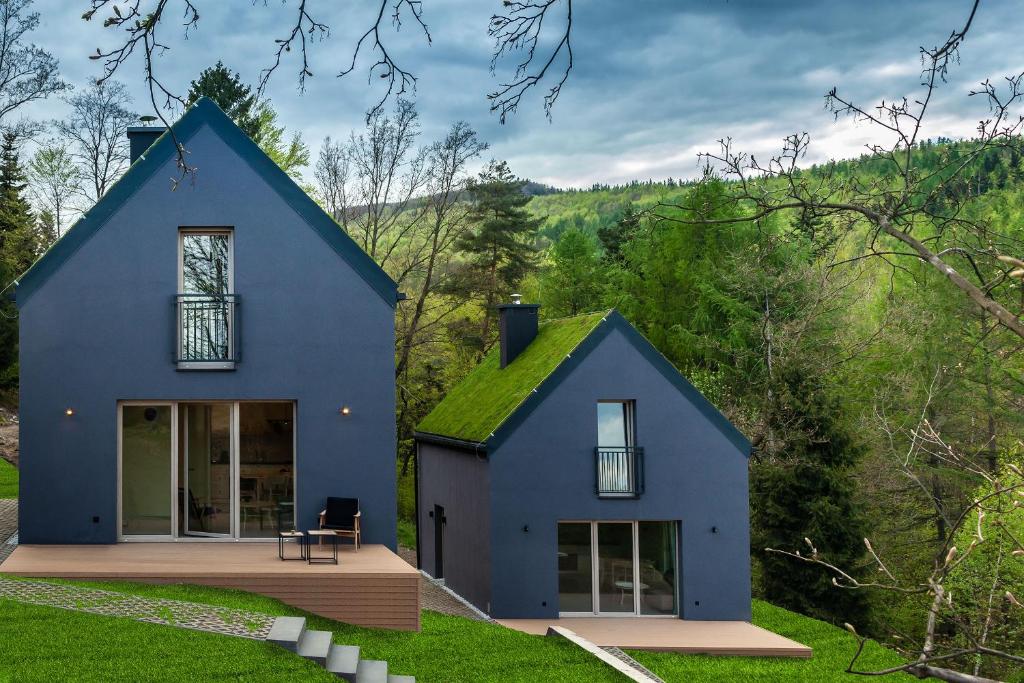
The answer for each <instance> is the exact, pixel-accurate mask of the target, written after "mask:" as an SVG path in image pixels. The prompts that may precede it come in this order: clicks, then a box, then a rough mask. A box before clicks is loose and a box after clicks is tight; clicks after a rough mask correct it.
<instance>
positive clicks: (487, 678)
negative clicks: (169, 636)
mask: <svg viewBox="0 0 1024 683" xmlns="http://www.w3.org/2000/svg"><path fill="white" fill-rule="evenodd" d="M53 581H55V582H58V583H70V584H78V585H88V586H93V587H97V588H104V589H107V590H114V591H121V592H125V593H132V594H136V595H144V596H150V597H164V598H171V599H175V600H189V601H192V602H200V603H206V604H210V605H221V606H228V607H235V608H238V609H248V610H253V611H258V612H264V613H266V614H274V615H279V616H285V615H298V616H305V617H307V619H308V622H307V624H308V626H309V627H310V628H316V629H323V630H328V631H333V632H334V634H335V642H338V643H343V644H346V645H359V646H360V648H361V649H362V654H363V656H364V657H366V658H367V659H385V660H387V661H388V665H389V670H390V671H392V672H394V673H399V674H412V675H415V676H416V681H417V683H442V682H444V683H449V682H459V683H462V682H463V681H465V682H468V681H473V682H474V683H477V682H479V683H487V682H494V683H498V682H499V681H501V682H503V683H504V682H505V681H509V682H521V683H528V682H529V683H532V682H535V681H565V682H566V683H584V682H589V681H595V682H600V681H608V682H609V683H611V682H616V681H619V680H620V679H619V678H618V677H617V676H618V675H617V674H615V673H614V672H613V671H612V670H611V669H608V668H606V667H605V665H604V664H601V663H600V662H598V661H596V660H593V659H591V658H590V656H589V655H587V654H586V653H584V652H583V651H581V650H579V649H577V648H575V647H574V646H572V645H569V644H568V643H565V642H560V641H558V640H554V639H546V638H543V637H540V636H531V635H527V634H525V633H519V632H517V631H511V630H509V629H506V628H504V627H501V626H496V625H492V624H485V623H481V622H478V621H470V620H468V619H462V618H459V617H451V616H447V615H443V614H437V613H434V612H424V613H423V619H422V628H423V630H422V631H421V632H420V633H407V632H400V631H385V630H381V629H368V628H360V627H357V626H352V625H350V624H343V623H340V622H337V621H332V620H330V619H324V618H322V617H317V616H313V615H310V614H306V613H304V612H302V611H300V610H297V609H295V608H292V607H289V606H288V605H285V604H282V603H280V602H278V601H277V600H273V599H271V598H266V597H263V596H261V595H255V594H252V593H245V592H242V591H230V590H222V589H216V588H206V587H203V586H185V585H170V586H151V585H146V584H132V583H123V582H77V581H58V580H53ZM2 609H3V606H2V603H0V613H2ZM58 611H59V610H58ZM7 621H9V620H8V619H7V616H6V614H5V615H4V616H3V617H2V618H0V623H4V622H7ZM122 621H124V620H122ZM5 627H6V624H5ZM165 628H166V627H165ZM12 630H15V631H17V628H16V627H14V628H13V629H12ZM166 630H172V629H166ZM3 633H4V632H3V630H0V643H2V642H3ZM66 637H70V635H66ZM223 640H229V639H228V638H224V639H223ZM2 649H3V648H2V646H0V651H2ZM211 654H212V655H214V656H216V653H215V652H213V651H212V650H211ZM51 656H52V653H51ZM82 656H83V653H81V652H77V653H72V654H71V655H69V657H68V658H67V659H66V661H65V662H64V664H65V665H66V666H70V667H75V666H78V665H79V664H78V662H79V661H80V657H82ZM146 661H147V662H148V664H149V666H151V667H154V668H157V669H158V668H159V666H160V661H159V659H148V658H147V660H146ZM0 662H2V655H0ZM115 678H116V677H115ZM209 678H210V677H209V676H206V675H204V676H202V677H201V678H195V677H192V678H191V679H189V678H187V677H182V678H178V679H177V680H209ZM2 680H3V679H2V677H0V681H2ZM19 680H20V679H19ZM31 680H35V679H31ZM51 680H58V679H57V678H53V679H51ZM123 680H136V679H133V678H132V677H131V676H125V677H124V679H123ZM266 680H270V678H268V679H266Z"/></svg>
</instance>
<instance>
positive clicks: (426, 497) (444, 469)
mask: <svg viewBox="0 0 1024 683" xmlns="http://www.w3.org/2000/svg"><path fill="white" fill-rule="evenodd" d="M417 468H418V470H417V480H418V483H419V489H418V491H417V498H416V499H417V501H418V505H417V512H418V515H417V520H416V521H417V524H418V525H419V527H418V528H419V562H420V569H423V570H424V571H426V572H427V573H428V574H431V575H434V576H436V574H435V571H436V569H435V568H436V566H437V565H436V557H435V553H434V544H435V540H436V539H435V536H434V533H435V531H436V528H437V526H436V525H437V524H438V523H439V520H438V519H436V517H434V516H432V513H433V511H434V506H435V505H441V506H442V507H444V516H445V520H442V521H441V523H442V535H443V541H442V543H443V545H442V565H443V570H444V580H445V583H446V584H447V585H448V586H449V587H451V588H452V590H454V591H455V592H456V593H458V594H459V595H461V596H463V597H464V598H466V599H467V600H469V601H470V602H472V603H473V604H474V605H477V606H478V607H479V608H480V609H482V610H484V611H486V610H487V606H488V604H489V603H490V601H491V567H490V564H489V563H488V562H487V558H488V557H489V556H490V548H491V511H490V497H489V495H488V492H489V490H490V487H489V483H488V480H489V476H488V474H489V473H488V466H487V459H486V458H485V457H484V456H483V455H477V454H475V453H472V452H467V451H461V450H456V449H453V448H446V447H444V446H438V445H435V444H430V443H420V444H418V445H417Z"/></svg>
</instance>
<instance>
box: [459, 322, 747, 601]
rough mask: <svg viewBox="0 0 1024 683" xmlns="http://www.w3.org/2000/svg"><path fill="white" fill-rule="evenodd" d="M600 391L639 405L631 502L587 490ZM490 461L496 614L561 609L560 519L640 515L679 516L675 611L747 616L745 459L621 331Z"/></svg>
mask: <svg viewBox="0 0 1024 683" xmlns="http://www.w3.org/2000/svg"><path fill="white" fill-rule="evenodd" d="M599 333H600V331H599V332H597V333H595V334H599ZM599 399H632V400H635V401H636V442H637V445H638V446H642V447H643V448H644V462H645V469H646V490H645V492H644V493H643V495H642V496H641V497H640V498H638V499H599V498H598V497H597V495H596V494H595V492H594V446H595V445H596V443H597V407H596V403H597V401H598V400H599ZM489 460H490V475H491V476H490V481H491V497H492V515H491V574H492V596H491V608H492V609H491V614H492V615H493V616H496V617H504V618H517V617H519V618H531V617H532V618H548V617H554V616H557V613H558V561H557V555H556V550H557V529H558V526H557V525H558V521H559V520H633V519H638V520H677V521H678V522H679V524H680V529H681V532H680V537H681V543H680V546H679V551H680V555H681V557H682V564H681V571H679V572H678V573H677V575H678V576H679V577H680V579H681V581H680V583H681V585H680V590H679V593H680V607H681V609H680V616H681V617H683V618H685V619H749V618H750V549H749V547H750V539H749V526H748V520H749V515H748V499H747V458H746V456H745V455H744V454H743V453H742V452H741V451H740V450H739V449H737V447H736V446H734V445H733V444H732V443H731V442H730V441H729V440H728V439H727V438H726V437H725V436H724V435H723V434H722V433H721V432H720V431H719V430H718V429H717V428H716V427H715V426H714V425H713V424H712V423H711V422H710V421H709V420H708V419H707V418H706V417H705V416H704V415H703V414H701V413H700V412H699V411H698V410H697V409H696V408H695V407H694V405H693V404H692V403H691V402H690V401H689V400H688V399H687V398H686V397H684V396H683V395H682V394H680V392H679V391H678V390H677V389H676V388H675V386H674V385H672V384H671V383H670V382H669V381H668V380H667V379H666V378H665V377H664V376H663V375H662V374H661V373H660V372H659V371H658V370H657V369H656V368H655V367H654V366H652V365H651V364H650V362H648V360H647V359H646V358H644V357H643V356H642V355H641V354H640V353H639V352H638V351H637V349H636V348H635V347H634V346H633V345H632V344H631V343H630V342H629V340H628V339H627V338H626V337H625V336H624V334H623V333H622V332H621V331H619V330H617V329H613V330H612V331H611V332H610V333H609V334H608V336H606V337H605V338H604V339H603V340H602V341H601V342H600V343H599V344H598V346H597V347H596V348H594V349H593V350H592V351H591V352H590V353H589V355H587V356H586V357H585V358H584V359H583V360H582V362H580V363H579V364H578V365H577V366H576V367H575V368H574V369H573V370H572V372H571V373H570V374H569V375H568V376H567V377H566V378H565V379H564V380H563V381H562V382H561V383H560V384H558V386H557V388H555V389H554V391H553V392H552V393H550V394H548V395H547V397H546V398H545V399H544V400H543V402H542V403H541V404H540V405H539V406H538V407H537V408H536V409H535V410H534V411H533V412H532V413H530V415H529V416H528V417H527V418H526V419H525V420H524V421H523V422H522V423H521V424H520V425H519V426H518V427H517V428H516V429H515V431H514V432H513V433H512V434H511V435H510V436H509V437H507V438H506V439H505V440H504V442H502V443H501V444H500V445H499V447H498V448H497V449H495V450H494V452H492V453H490V454H489ZM450 517H451V516H450V515H449V518H450ZM524 526H528V527H529V532H524V531H523V527H524ZM712 527H717V529H718V533H712V532H711V529H712Z"/></svg>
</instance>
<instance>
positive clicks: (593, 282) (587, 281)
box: [541, 228, 604, 317]
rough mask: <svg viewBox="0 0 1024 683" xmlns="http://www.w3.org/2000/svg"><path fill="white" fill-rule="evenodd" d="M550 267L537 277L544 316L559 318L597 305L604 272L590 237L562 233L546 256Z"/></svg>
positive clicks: (571, 230)
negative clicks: (539, 278)
mask: <svg viewBox="0 0 1024 683" xmlns="http://www.w3.org/2000/svg"><path fill="white" fill-rule="evenodd" d="M549 257H550V260H551V266H550V267H549V268H548V269H547V270H546V271H545V272H544V274H543V276H542V277H541V292H542V295H541V296H542V299H541V303H543V304H544V308H545V311H546V315H547V316H549V317H563V316H570V315H577V314H579V313H584V312H587V311H592V310H594V309H595V308H597V307H598V306H599V305H600V299H601V284H602V282H603V279H604V278H603V275H604V269H603V268H602V264H601V258H600V256H599V254H598V247H597V243H596V241H595V240H594V238H593V237H592V236H591V235H589V234H587V233H585V232H583V231H582V230H580V229H579V228H569V229H568V230H566V231H565V232H563V233H562V236H561V237H560V238H559V239H558V241H557V242H556V243H555V245H554V246H553V247H552V248H551V251H550V254H549Z"/></svg>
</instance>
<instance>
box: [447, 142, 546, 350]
mask: <svg viewBox="0 0 1024 683" xmlns="http://www.w3.org/2000/svg"><path fill="white" fill-rule="evenodd" d="M523 184H524V181H522V180H520V179H518V178H516V177H515V175H513V173H512V171H511V170H509V167H508V163H507V162H504V161H492V162H491V163H490V164H489V165H488V167H487V168H486V169H484V170H483V171H482V172H481V173H480V176H479V179H478V180H477V181H475V182H474V183H473V184H472V185H471V187H470V189H469V192H470V196H472V198H473V209H472V212H471V219H472V220H473V222H474V223H475V224H476V229H475V230H472V231H470V232H468V233H467V234H466V235H464V236H463V237H462V238H460V239H459V241H458V242H457V243H456V249H458V250H459V251H461V252H462V253H463V254H464V255H465V257H466V260H467V263H466V266H465V267H464V269H463V271H462V272H461V273H460V274H459V277H458V278H457V279H456V284H455V288H456V289H458V290H460V293H461V294H462V295H464V296H467V297H469V298H472V299H476V300H477V301H479V303H480V304H482V305H483V307H484V317H483V322H482V324H481V329H480V343H479V351H480V352H481V353H483V352H485V351H486V350H487V349H489V348H490V346H491V344H492V343H493V340H492V339H491V336H492V327H493V325H492V322H493V319H494V317H495V314H496V312H495V308H494V307H495V306H496V305H497V304H498V303H501V302H502V301H507V300H508V297H509V295H510V294H512V292H514V291H515V289H516V288H517V287H519V286H520V284H521V283H522V281H523V278H525V277H526V276H527V275H528V274H530V273H532V272H533V271H535V270H536V268H537V263H536V254H537V249H536V247H535V246H534V241H535V239H536V236H537V229H538V228H539V227H540V224H541V223H542V222H543V221H542V219H537V218H533V217H531V215H530V212H529V211H527V209H526V205H527V204H528V203H529V201H530V197H529V196H527V195H525V194H523V191H522V190H523Z"/></svg>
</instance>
